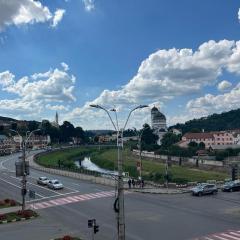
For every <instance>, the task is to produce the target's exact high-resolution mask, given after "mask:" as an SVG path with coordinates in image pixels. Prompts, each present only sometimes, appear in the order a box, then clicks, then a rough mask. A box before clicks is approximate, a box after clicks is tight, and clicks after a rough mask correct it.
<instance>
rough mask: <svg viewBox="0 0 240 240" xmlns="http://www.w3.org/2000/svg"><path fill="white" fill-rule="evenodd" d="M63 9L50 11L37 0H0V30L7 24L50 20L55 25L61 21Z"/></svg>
mask: <svg viewBox="0 0 240 240" xmlns="http://www.w3.org/2000/svg"><path fill="white" fill-rule="evenodd" d="M64 12H65V10H63V9H58V10H57V11H56V12H55V14H53V13H51V11H50V10H49V8H48V7H47V6H44V5H43V4H42V3H41V2H40V1H38V0H0V31H2V30H3V29H4V28H5V27H6V26H9V25H16V26H19V25H23V24H33V23H44V22H52V26H53V27H55V26H57V24H58V23H59V22H60V21H61V19H62V17H63V14H64Z"/></svg>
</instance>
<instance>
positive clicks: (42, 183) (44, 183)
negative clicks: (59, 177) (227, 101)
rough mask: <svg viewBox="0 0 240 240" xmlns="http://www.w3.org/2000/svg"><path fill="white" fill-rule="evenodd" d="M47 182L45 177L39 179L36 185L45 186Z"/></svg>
mask: <svg viewBox="0 0 240 240" xmlns="http://www.w3.org/2000/svg"><path fill="white" fill-rule="evenodd" d="M48 182H49V179H48V178H47V177H39V178H38V180H37V184H39V185H47V184H48Z"/></svg>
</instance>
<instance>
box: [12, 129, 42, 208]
mask: <svg viewBox="0 0 240 240" xmlns="http://www.w3.org/2000/svg"><path fill="white" fill-rule="evenodd" d="M40 130H41V129H36V130H33V131H32V132H30V131H27V132H26V135H25V139H24V138H23V137H22V136H21V135H20V134H19V132H18V131H16V130H13V129H10V131H12V132H15V133H17V135H18V137H19V141H21V142H20V149H22V168H23V176H22V177H23V178H22V211H24V210H25V207H26V203H25V195H26V192H27V179H26V178H27V173H26V147H27V143H28V141H29V139H30V137H31V136H32V134H33V133H34V132H38V131H40ZM28 133H29V135H28Z"/></svg>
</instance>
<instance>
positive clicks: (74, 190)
mask: <svg viewBox="0 0 240 240" xmlns="http://www.w3.org/2000/svg"><path fill="white" fill-rule="evenodd" d="M28 177H29V178H32V179H34V180H37V178H34V177H31V176H28ZM37 186H39V185H37ZM43 188H44V187H43ZM64 188H65V189H69V190H71V191H73V192H76V193H77V192H79V191H78V190H76V189H73V188H70V187H67V186H66V185H65V184H64ZM45 189H47V190H49V191H52V192H54V191H53V190H50V189H48V188H45ZM57 194H59V195H62V194H64V193H57Z"/></svg>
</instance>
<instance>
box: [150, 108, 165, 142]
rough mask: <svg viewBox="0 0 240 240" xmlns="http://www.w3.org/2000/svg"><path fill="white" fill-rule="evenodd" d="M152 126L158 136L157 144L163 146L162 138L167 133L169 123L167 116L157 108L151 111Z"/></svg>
mask: <svg viewBox="0 0 240 240" xmlns="http://www.w3.org/2000/svg"><path fill="white" fill-rule="evenodd" d="M151 124H152V129H153V130H154V133H155V134H156V135H157V136H158V141H157V144H158V145H161V140H162V137H163V136H164V134H166V133H167V123H166V117H165V115H164V114H163V113H161V112H160V111H159V110H158V108H156V107H153V108H152V110H151Z"/></svg>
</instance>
